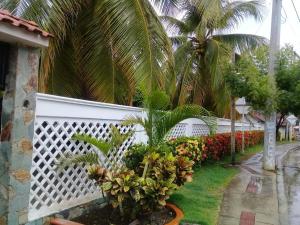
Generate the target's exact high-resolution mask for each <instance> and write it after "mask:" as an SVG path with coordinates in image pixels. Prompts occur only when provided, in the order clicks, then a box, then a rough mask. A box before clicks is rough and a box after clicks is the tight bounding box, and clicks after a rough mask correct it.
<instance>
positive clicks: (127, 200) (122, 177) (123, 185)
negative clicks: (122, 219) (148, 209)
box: [98, 167, 142, 217]
mask: <svg viewBox="0 0 300 225" xmlns="http://www.w3.org/2000/svg"><path fill="white" fill-rule="evenodd" d="M98 184H99V185H100V187H101V188H102V190H103V191H104V192H106V194H107V195H108V197H109V199H110V202H111V204H112V206H113V207H114V208H116V207H119V208H120V212H121V214H122V216H124V215H125V214H126V215H129V214H130V215H131V216H133V217H134V216H135V210H132V209H136V202H139V201H140V199H141V198H142V194H141V192H140V191H141V181H140V177H139V176H137V175H136V174H135V172H134V171H133V170H129V169H127V168H126V167H124V168H122V169H121V170H120V171H118V172H114V173H110V172H108V173H107V174H106V176H105V178H104V180H103V181H102V182H100V183H98Z"/></svg>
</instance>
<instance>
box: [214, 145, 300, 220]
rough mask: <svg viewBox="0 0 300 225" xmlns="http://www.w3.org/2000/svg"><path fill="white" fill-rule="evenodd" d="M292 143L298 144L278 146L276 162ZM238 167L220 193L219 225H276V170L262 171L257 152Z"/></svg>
mask: <svg viewBox="0 0 300 225" xmlns="http://www.w3.org/2000/svg"><path fill="white" fill-rule="evenodd" d="M296 146H299V144H298V143H297V144H287V145H279V146H278V147H277V152H276V158H277V159H278V160H279V161H280V159H281V158H282V157H283V156H284V155H285V154H286V152H287V151H288V150H289V149H291V148H295V147H296ZM240 168H241V172H240V173H239V174H238V175H237V176H236V177H235V178H234V179H233V180H232V182H231V183H230V185H229V186H228V188H227V189H226V191H225V192H224V197H223V203H222V206H221V211H220V219H219V225H279V224H280V223H279V207H278V196H277V179H276V173H275V172H269V171H264V170H262V154H261V153H260V154H256V155H255V156H253V157H252V158H250V159H249V160H247V161H245V162H243V163H242V165H241V166H240ZM299 224H300V223H299ZM285 225H287V224H285Z"/></svg>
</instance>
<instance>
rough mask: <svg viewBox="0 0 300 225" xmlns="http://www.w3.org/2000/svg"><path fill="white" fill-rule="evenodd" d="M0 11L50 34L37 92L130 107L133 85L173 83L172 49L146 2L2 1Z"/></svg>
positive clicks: (154, 13)
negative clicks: (39, 27)
mask: <svg viewBox="0 0 300 225" xmlns="http://www.w3.org/2000/svg"><path fill="white" fill-rule="evenodd" d="M158 2H159V3H160V4H165V3H164V1H163V0H162V1H157V3H158ZM168 2H169V1H168ZM0 7H1V8H6V9H9V10H11V11H13V13H14V14H17V15H19V16H22V17H24V18H26V19H30V20H34V21H36V22H37V23H39V25H40V26H41V27H43V28H44V29H45V30H47V31H49V32H50V33H52V34H54V36H55V38H53V39H52V40H51V42H50V46H49V48H48V49H46V50H44V51H43V53H42V65H41V70H42V71H41V73H40V74H41V77H40V91H43V92H49V93H53V94H59V95H65V96H72V97H78V98H85V99H91V100H101V101H106V102H114V103H122V104H131V102H132V97H133V95H134V93H135V90H136V87H137V86H138V85H140V84H143V83H146V84H147V85H148V87H149V90H151V89H152V88H161V89H163V88H164V87H165V85H167V83H168V80H174V79H172V74H173V73H172V70H173V57H172V45H171V42H170V40H169V38H168V36H167V34H166V32H165V30H164V28H163V26H162V24H161V22H160V20H159V17H158V16H157V14H156V12H155V10H154V9H153V7H152V5H151V4H150V2H149V1H148V0H101V1H96V0H92V1H86V0H49V1H44V0H15V1H11V0H3V1H1V5H0Z"/></svg>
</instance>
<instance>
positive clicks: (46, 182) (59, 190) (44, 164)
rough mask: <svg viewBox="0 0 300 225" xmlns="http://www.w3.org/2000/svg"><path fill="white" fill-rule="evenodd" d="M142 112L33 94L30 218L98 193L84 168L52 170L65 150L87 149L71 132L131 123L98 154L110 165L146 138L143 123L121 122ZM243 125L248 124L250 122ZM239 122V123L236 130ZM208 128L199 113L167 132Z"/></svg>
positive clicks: (104, 131)
mask: <svg viewBox="0 0 300 225" xmlns="http://www.w3.org/2000/svg"><path fill="white" fill-rule="evenodd" d="M129 115H140V116H145V115H144V114H143V112H142V109H140V108H134V107H127V106H119V105H113V104H105V103H95V102H89V101H83V100H78V99H70V98H63V97H57V96H50V95H45V94H38V95H37V109H36V119H35V126H34V139H33V158H32V169H31V191H30V202H29V219H30V220H34V219H38V218H41V217H44V216H47V215H50V214H53V213H55V212H59V211H62V210H65V209H68V208H71V207H73V206H77V205H80V204H83V203H87V202H90V201H92V200H94V199H97V198H99V197H101V193H100V191H99V190H98V188H97V187H96V186H95V185H94V183H93V182H92V181H91V180H89V179H88V178H87V175H86V171H85V169H83V168H81V167H79V166H72V167H69V168H66V169H64V170H55V167H54V165H55V163H57V162H58V161H59V159H61V157H62V156H63V155H64V154H67V153H72V154H76V153H85V152H88V151H92V150H93V149H92V146H89V145H85V144H83V143H82V142H78V141H73V140H71V137H72V136H73V134H75V133H86V134H88V135H91V136H94V137H96V138H100V139H104V140H107V139H109V138H110V129H111V128H110V126H111V125H114V126H116V127H117V128H118V129H119V130H120V131H121V132H123V133H125V132H128V131H129V130H131V129H135V130H137V131H139V132H136V134H135V136H134V137H132V138H130V139H128V140H127V141H125V142H124V143H123V145H122V146H121V148H120V149H115V150H113V151H111V152H110V153H109V154H108V156H107V157H104V156H103V155H101V154H100V156H101V160H102V162H103V164H104V165H105V166H106V167H107V168H110V167H111V166H112V165H119V164H120V163H121V161H122V158H123V155H124V153H125V151H126V149H127V148H128V147H129V146H130V145H131V144H132V143H133V142H144V143H145V142H146V141H147V137H146V136H145V133H144V131H143V130H142V129H141V127H125V126H121V125H120V123H121V121H122V120H124V118H125V117H126V116H129ZM218 125H219V126H218V131H217V132H219V133H222V132H228V131H230V121H229V120H224V119H221V120H219V121H218ZM244 125H246V127H247V126H248V127H247V129H250V125H249V124H248V125H247V124H244ZM240 127H241V124H240V123H237V130H239V129H240ZM208 133H209V129H208V127H207V126H206V125H205V123H204V122H203V121H201V120H198V119H187V120H184V121H182V122H181V123H179V124H177V125H176V126H175V127H174V129H173V130H172V131H171V132H170V134H169V135H168V136H169V137H170V138H171V137H179V136H203V135H207V134H208Z"/></svg>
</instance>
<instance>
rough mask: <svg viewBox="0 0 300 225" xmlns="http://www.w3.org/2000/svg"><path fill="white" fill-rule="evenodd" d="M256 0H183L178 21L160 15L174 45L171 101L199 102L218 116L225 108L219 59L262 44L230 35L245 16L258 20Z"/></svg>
mask: <svg viewBox="0 0 300 225" xmlns="http://www.w3.org/2000/svg"><path fill="white" fill-rule="evenodd" d="M261 6H262V5H261V3H260V1H256V0H253V1H228V0H224V1H221V0H189V1H183V4H182V10H184V11H185V14H184V16H183V19H182V20H178V19H176V18H174V17H170V16H163V17H162V20H163V21H164V22H165V23H166V26H167V28H168V30H169V31H171V32H173V35H172V37H171V39H172V41H173V44H174V45H175V47H176V52H175V65H176V67H175V71H176V75H177V90H176V92H175V94H174V99H173V104H174V105H181V104H184V103H185V102H187V101H191V102H193V103H197V104H201V105H202V106H204V107H205V108H208V109H210V110H212V111H215V112H216V113H217V114H218V115H219V116H223V115H224V111H225V109H226V108H227V109H229V104H228V102H229V95H228V93H227V90H226V86H225V84H224V79H223V76H222V61H223V60H227V61H228V60H229V59H230V58H231V55H232V52H233V50H235V51H236V50H238V51H240V52H242V51H244V50H249V49H252V48H255V47H257V46H259V45H262V44H265V43H266V40H265V39H264V38H262V37H259V36H256V35H249V34H232V33H228V31H230V30H232V29H234V28H236V27H237V26H238V25H239V24H240V23H241V22H242V21H243V20H244V19H245V18H246V17H253V18H254V19H256V20H261V18H262V16H261V13H260V9H261Z"/></svg>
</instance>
